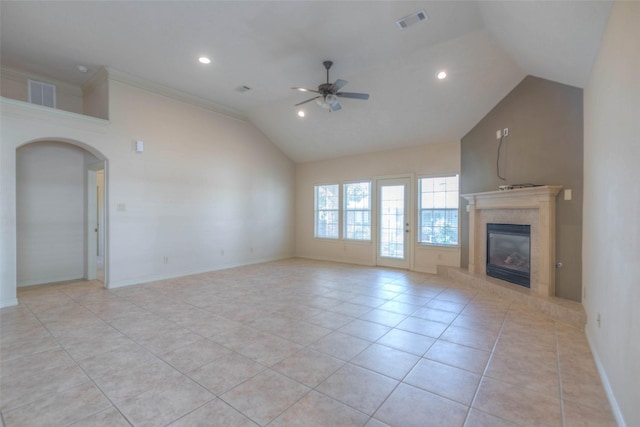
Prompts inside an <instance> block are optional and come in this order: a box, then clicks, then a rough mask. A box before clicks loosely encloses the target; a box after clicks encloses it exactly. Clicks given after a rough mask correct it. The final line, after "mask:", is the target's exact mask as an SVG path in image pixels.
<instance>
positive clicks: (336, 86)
mask: <svg viewBox="0 0 640 427" xmlns="http://www.w3.org/2000/svg"><path fill="white" fill-rule="evenodd" d="M347 83H349V82H348V81H346V80H342V79H338V80H336V82H335V83H334V84H332V85H331V86H330V87H329V89H330V90H331V92H332V93H336V92H337V91H339V90H340V89H342V87H343V86H344V85H346V84H347Z"/></svg>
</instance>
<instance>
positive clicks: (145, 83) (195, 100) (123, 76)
mask: <svg viewBox="0 0 640 427" xmlns="http://www.w3.org/2000/svg"><path fill="white" fill-rule="evenodd" d="M105 70H106V73H107V76H108V79H109V80H113V81H116V82H119V83H124V84H126V85H129V86H133V87H136V88H138V89H142V90H146V91H148V92H152V93H155V94H157V95H162V96H166V97H168V98H171V99H175V100H177V101H181V102H185V103H187V104H191V105H194V106H196V107H200V108H204V109H205V110H209V111H212V112H214V113H217V114H221V115H223V116H226V117H231V118H234V119H237V120H242V121H245V122H248V121H249V119H248V118H247V117H246V116H245V115H244V114H242V113H240V112H239V111H237V110H234V109H231V108H226V107H223V106H221V105H219V104H216V103H214V102H211V101H209V100H207V99H205V98H202V97H199V96H195V95H191V94H188V93H185V92H182V91H179V90H176V89H172V88H170V87H167V86H164V85H162V84H159V83H154V82H151V81H149V80H146V79H143V78H141V77H136V76H132V75H130V74H127V73H125V72H122V71H119V70H116V69H114V68H110V67H105Z"/></svg>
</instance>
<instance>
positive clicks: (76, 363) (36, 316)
mask: <svg viewBox="0 0 640 427" xmlns="http://www.w3.org/2000/svg"><path fill="white" fill-rule="evenodd" d="M61 293H62V294H64V295H65V296H66V297H68V298H69V299H71V301H73V302H74V304H78V305H81V304H79V303H78V302H76V301H75V300H74V299H73V298H71V297H69V296H68V295H67V294H65V293H64V291H61ZM25 305H26V306H27V308H28V309H29V311H30V312H31V314H32V315H33V316H34V317H35V318H36V320H37V321H38V322H40V324H41V325H42V327H43V328H45V330H46V331H47V332H48V333H49V334H50V335H51V337H52V338H53V339H54V340H55V341H56V343H57V344H58V345H59V346H60V348H61V349H62V350H63V351H64V352H65V354H66V355H67V356H69V358H70V359H71V360H72V361H73V363H74V364H75V366H77V367H78V369H80V370H81V371H82V373H84V375H85V376H86V377H87V379H88V380H89V382H90V383H91V384H93V386H94V387H95V388H96V389H98V391H100V394H101V395H102V396H103V397H104V398H105V399H106V400H107V402H109V403H110V404H111V407H112V408H114V409H115V410H116V411H118V412H119V413H120V415H122V417H123V418H124V419H125V421H127V422H128V423H129V425H130V426H133V423H132V422H131V421H130V420H129V419H128V418H127V417H126V416H125V415H124V414H123V413H122V412H121V411H120V409H119V408H118V407H117V406H116V405H115V403H114V402H113V401H111V399H109V397H108V396H107V395H106V394H105V393H104V391H103V390H102V389H101V388H100V387H99V386H98V384H96V382H95V381H94V380H93V378H91V376H89V374H88V373H87V372H86V371H85V370H84V368H83V367H82V366H80V364H79V363H78V361H77V360H76V359H75V358H74V357H73V356H71V354H69V352H68V351H67V349H66V348H65V347H64V346H63V345H62V343H61V342H60V340H59V339H58V337H57V336H56V335H54V334H53V333H51V331H50V330H49V328H47V326H46V325H45V324H44V322H43V321H42V320H41V319H40V317H38V315H37V314H36V313H34V312H33V310H31V307H30V306H29V304H28V303H25ZM81 306H82V305H81ZM83 308H85V307H84V306H83ZM92 314H93V313H92ZM100 320H102V319H100ZM77 386H78V384H76V385H73V386H70V387H69V388H66V389H64V390H60V391H56V392H53V393H48V395H52V394H57V393H59V392H62V391H66V390H70V389H72V388H73V387H77ZM28 404H29V403H28ZM28 404H25V405H22V406H19V407H24V406H26V405H28ZM17 408H18V407H17ZM14 409H16V408H14ZM106 409H108V408H103V409H101V410H99V411H97V412H94V413H92V414H90V415H88V416H86V417H84V418H81V419H78V420H75V421H73V422H72V424H73V423H76V422H79V421H82V420H84V419H87V418H89V417H91V416H94V415H96V414H99V413H100V412H102V411H104V410H106ZM3 412H4V411H3ZM3 419H4V417H3Z"/></svg>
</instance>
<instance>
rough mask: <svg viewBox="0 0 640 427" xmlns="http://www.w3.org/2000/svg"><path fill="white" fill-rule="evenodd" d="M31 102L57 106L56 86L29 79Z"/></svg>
mask: <svg viewBox="0 0 640 427" xmlns="http://www.w3.org/2000/svg"><path fill="white" fill-rule="evenodd" d="M29 102H30V103H32V104H38V105H44V106H45V107H51V108H56V87H55V86H54V85H52V84H47V83H43V82H37V81H35V80H29Z"/></svg>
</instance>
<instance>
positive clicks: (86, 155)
mask: <svg viewBox="0 0 640 427" xmlns="http://www.w3.org/2000/svg"><path fill="white" fill-rule="evenodd" d="M107 172H108V171H107V159H106V158H105V157H104V155H102V154H101V153H100V152H98V151H97V150H95V149H94V148H92V147H91V146H89V145H87V144H83V143H81V142H78V141H73V140H68V139H64V138H47V139H39V140H36V141H30V142H29V143H26V144H23V145H20V146H19V147H17V149H16V214H17V215H16V269H17V271H16V276H17V277H16V278H17V285H18V286H19V287H20V286H29V285H36V284H43V283H54V282H60V281H66V280H77V279H83V278H84V279H88V280H96V279H100V280H101V281H102V282H103V283H104V285H105V287H106V286H107V285H108V259H107V254H108V251H107V248H106V246H107V239H106V238H103V239H99V236H107V233H106V228H107V224H108V216H107V212H106V208H105V206H106V205H107V204H106V202H105V199H106V195H107V191H106V187H107ZM101 177H104V178H103V181H100V179H101ZM101 197H102V198H101ZM99 245H102V246H101V247H100V246H99ZM100 255H102V257H101V258H99V256H100ZM100 259H102V260H103V264H102V265H104V270H103V271H104V273H102V274H101V271H100V269H99V267H100V263H99V260H100Z"/></svg>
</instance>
